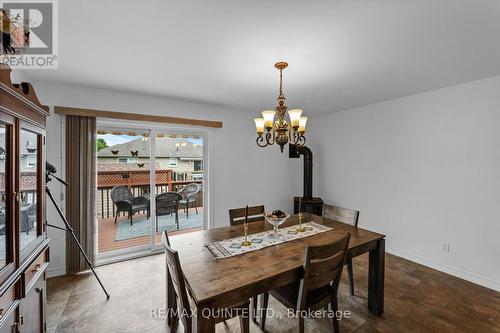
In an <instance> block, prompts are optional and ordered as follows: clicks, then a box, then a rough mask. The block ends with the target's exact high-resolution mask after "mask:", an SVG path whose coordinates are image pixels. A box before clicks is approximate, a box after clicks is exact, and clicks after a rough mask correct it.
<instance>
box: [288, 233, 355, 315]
mask: <svg viewBox="0 0 500 333" xmlns="http://www.w3.org/2000/svg"><path fill="white" fill-rule="evenodd" d="M350 238H351V234H349V233H347V234H346V235H344V236H343V237H342V238H341V239H339V240H337V241H335V242H334V243H331V244H325V245H319V246H308V247H306V249H305V259H304V266H303V268H304V276H303V278H302V280H301V282H300V291H299V298H298V300H297V301H298V302H299V304H297V305H298V306H299V309H304V308H305V305H306V300H307V294H308V293H310V292H311V291H314V290H316V289H319V288H323V287H325V286H328V285H331V286H332V288H333V290H334V292H337V290H338V286H339V284H340V277H341V275H342V268H343V267H344V265H345V262H346V255H347V246H348V245H349V239H350Z"/></svg>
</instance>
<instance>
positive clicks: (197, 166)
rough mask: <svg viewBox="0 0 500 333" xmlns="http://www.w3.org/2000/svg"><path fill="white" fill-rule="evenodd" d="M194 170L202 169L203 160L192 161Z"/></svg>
mask: <svg viewBox="0 0 500 333" xmlns="http://www.w3.org/2000/svg"><path fill="white" fill-rule="evenodd" d="M194 171H203V161H194Z"/></svg>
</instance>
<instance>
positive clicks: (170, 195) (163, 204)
mask: <svg viewBox="0 0 500 333" xmlns="http://www.w3.org/2000/svg"><path fill="white" fill-rule="evenodd" d="M181 199H182V196H181V195H180V194H179V193H177V192H165V193H161V194H158V195H157V196H156V231H158V217H160V216H164V215H172V214H175V224H176V225H177V229H179V202H180V200H181Z"/></svg>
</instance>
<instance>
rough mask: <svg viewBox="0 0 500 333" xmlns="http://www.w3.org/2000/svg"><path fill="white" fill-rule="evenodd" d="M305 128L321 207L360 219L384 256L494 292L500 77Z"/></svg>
mask: <svg viewBox="0 0 500 333" xmlns="http://www.w3.org/2000/svg"><path fill="white" fill-rule="evenodd" d="M309 125H310V126H309V143H310V147H311V148H312V150H313V152H315V171H316V174H315V184H317V185H316V189H317V190H318V191H319V194H320V195H321V196H322V197H323V199H324V200H325V201H326V202H331V203H336V204H339V205H341V206H344V207H352V208H356V209H358V210H360V221H359V223H360V226H361V227H363V228H367V229H371V230H374V231H378V232H381V233H384V234H386V235H387V240H386V246H387V249H388V251H389V252H392V253H395V254H397V255H400V256H403V257H406V258H408V259H410V260H413V261H416V262H420V263H422V264H424V265H427V266H430V267H434V268H437V269H439V270H442V271H445V272H448V273H450V274H454V275H456V276H459V277H462V278H464V279H467V280H470V281H472V282H475V283H478V284H481V285H484V286H487V287H490V288H492V289H496V290H499V291H500V259H499V258H500V246H499V245H500V204H499V203H500V77H493V78H489V79H485V80H480V81H475V82H470V83H466V84H462V85H458V86H453V87H450V88H445V89H440V90H436V91H432V92H428V93H422V94H418V95H413V96H409V97H405V98H400V99H396V100H391V101H387V102H383V103H378V104H374V105H369V106H365V107H361V108H356V109H352V110H346V111H342V112H336V113H331V114H328V115H322V116H317V117H313V118H312V120H311V122H310V124H309ZM443 244H450V251H449V253H447V252H446V251H444V250H443Z"/></svg>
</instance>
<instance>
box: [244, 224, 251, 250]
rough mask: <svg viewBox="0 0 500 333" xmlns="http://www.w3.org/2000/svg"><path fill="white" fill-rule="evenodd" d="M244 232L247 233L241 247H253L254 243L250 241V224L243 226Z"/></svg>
mask: <svg viewBox="0 0 500 333" xmlns="http://www.w3.org/2000/svg"><path fill="white" fill-rule="evenodd" d="M243 230H244V231H245V238H244V239H243V241H242V242H241V246H250V245H252V242H250V241H249V240H248V223H246V222H245V223H244V224H243Z"/></svg>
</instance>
